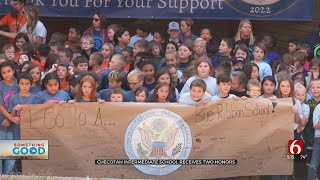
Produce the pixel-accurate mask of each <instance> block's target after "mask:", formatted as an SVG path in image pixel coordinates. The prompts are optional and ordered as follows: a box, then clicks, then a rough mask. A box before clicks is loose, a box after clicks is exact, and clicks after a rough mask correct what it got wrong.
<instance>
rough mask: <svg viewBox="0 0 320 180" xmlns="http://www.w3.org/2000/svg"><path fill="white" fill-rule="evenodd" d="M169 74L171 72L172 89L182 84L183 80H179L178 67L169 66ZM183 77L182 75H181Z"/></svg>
mask: <svg viewBox="0 0 320 180" xmlns="http://www.w3.org/2000/svg"><path fill="white" fill-rule="evenodd" d="M167 68H168V70H169V72H170V76H171V80H172V81H171V86H172V87H176V86H177V85H178V84H180V82H181V80H180V79H179V75H178V69H177V67H176V66H174V65H172V64H169V65H168V66H167ZM181 76H182V73H181Z"/></svg>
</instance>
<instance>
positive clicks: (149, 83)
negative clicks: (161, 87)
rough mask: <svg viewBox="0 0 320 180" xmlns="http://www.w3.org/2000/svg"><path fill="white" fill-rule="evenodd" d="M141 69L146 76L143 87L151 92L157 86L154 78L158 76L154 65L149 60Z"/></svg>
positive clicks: (142, 64)
mask: <svg viewBox="0 0 320 180" xmlns="http://www.w3.org/2000/svg"><path fill="white" fill-rule="evenodd" d="M140 69H141V71H142V73H143V75H144V81H143V86H144V87H145V88H147V89H148V91H149V92H151V91H152V90H153V89H154V87H155V85H156V79H155V78H154V75H155V74H156V71H155V67H154V64H153V63H152V62H151V61H149V60H147V61H143V62H142V63H141V67H140Z"/></svg>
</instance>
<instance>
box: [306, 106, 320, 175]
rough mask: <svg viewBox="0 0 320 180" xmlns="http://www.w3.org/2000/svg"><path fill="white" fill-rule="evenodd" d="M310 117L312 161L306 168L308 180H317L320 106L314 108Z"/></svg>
mask: <svg viewBox="0 0 320 180" xmlns="http://www.w3.org/2000/svg"><path fill="white" fill-rule="evenodd" d="M311 117H312V122H313V123H312V126H313V128H314V129H315V132H314V144H313V151H312V159H311V162H310V164H309V167H308V179H317V169H318V167H319V161H320V160H319V154H318V153H319V151H318V147H319V144H320V118H319V117H320V106H318V105H317V106H316V108H315V110H314V113H313V116H311Z"/></svg>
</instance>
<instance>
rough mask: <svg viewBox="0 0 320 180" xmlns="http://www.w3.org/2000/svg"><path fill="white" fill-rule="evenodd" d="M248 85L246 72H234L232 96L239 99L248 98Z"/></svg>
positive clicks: (232, 76) (232, 74)
mask: <svg viewBox="0 0 320 180" xmlns="http://www.w3.org/2000/svg"><path fill="white" fill-rule="evenodd" d="M246 84H247V78H246V75H245V74H244V72H242V71H234V72H232V73H231V91H230V93H231V94H234V95H236V96H238V97H243V96H247V93H246V90H245V86H246Z"/></svg>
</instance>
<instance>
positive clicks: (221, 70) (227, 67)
mask: <svg viewBox="0 0 320 180" xmlns="http://www.w3.org/2000/svg"><path fill="white" fill-rule="evenodd" d="M231 69H232V68H231V63H230V62H228V61H222V62H220V63H219V64H218V65H217V66H216V68H215V69H214V76H215V77H216V78H217V77H218V76H219V75H221V74H230V73H231Z"/></svg>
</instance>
